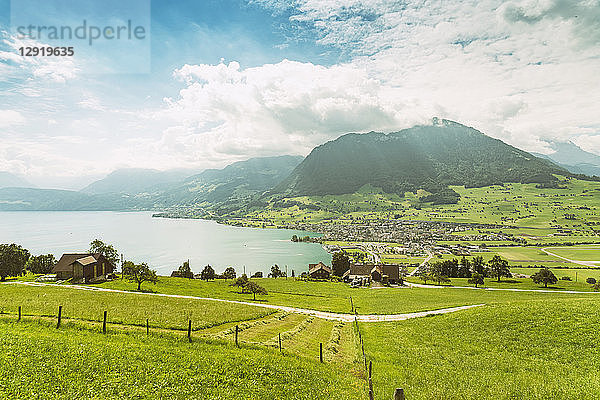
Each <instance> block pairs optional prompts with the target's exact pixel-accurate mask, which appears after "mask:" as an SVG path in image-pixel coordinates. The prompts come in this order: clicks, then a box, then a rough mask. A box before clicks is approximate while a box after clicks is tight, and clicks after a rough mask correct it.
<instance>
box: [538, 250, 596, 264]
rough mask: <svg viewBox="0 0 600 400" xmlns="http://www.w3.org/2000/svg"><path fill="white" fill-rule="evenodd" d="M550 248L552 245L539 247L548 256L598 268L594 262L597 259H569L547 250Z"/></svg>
mask: <svg viewBox="0 0 600 400" xmlns="http://www.w3.org/2000/svg"><path fill="white" fill-rule="evenodd" d="M552 248H553V247H546V248H544V249H540V250H542V251H543V252H544V253H546V254H548V255H549V256H552V257H556V258H560V259H562V260H565V261H568V262H570V263H573V264H579V265H584V266H586V267H592V268H598V265H597V264H596V263H597V262H598V261H578V260H571V259H569V258H566V257H563V256H559V255H558V254H555V253H552V252H551V251H548V249H552Z"/></svg>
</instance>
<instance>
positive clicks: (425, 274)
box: [417, 268, 433, 285]
mask: <svg viewBox="0 0 600 400" xmlns="http://www.w3.org/2000/svg"><path fill="white" fill-rule="evenodd" d="M417 276H418V277H419V278H421V280H422V281H423V283H425V284H426V285H427V281H430V280H432V279H433V277H432V276H431V273H430V272H429V271H428V270H427V269H426V268H421V269H419V272H418V274H417Z"/></svg>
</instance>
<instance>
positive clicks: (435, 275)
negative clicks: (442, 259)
mask: <svg viewBox="0 0 600 400" xmlns="http://www.w3.org/2000/svg"><path fill="white" fill-rule="evenodd" d="M433 280H434V281H436V282H437V283H438V285H441V284H442V283H450V278H448V277H447V276H446V275H442V274H440V273H435V272H434V273H433Z"/></svg>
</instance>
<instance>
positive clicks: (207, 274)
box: [200, 265, 215, 281]
mask: <svg viewBox="0 0 600 400" xmlns="http://www.w3.org/2000/svg"><path fill="white" fill-rule="evenodd" d="M200 279H203V280H205V281H209V280H211V279H215V270H214V269H213V267H211V266H210V265H207V266H206V267H204V269H203V270H202V272H201V273H200Z"/></svg>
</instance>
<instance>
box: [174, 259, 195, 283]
mask: <svg viewBox="0 0 600 400" xmlns="http://www.w3.org/2000/svg"><path fill="white" fill-rule="evenodd" d="M177 271H178V272H179V276H180V277H182V278H189V279H194V273H193V272H192V269H191V268H190V262H189V261H184V263H183V264H182V265H181V266H180V267H179V269H178V270H177Z"/></svg>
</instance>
